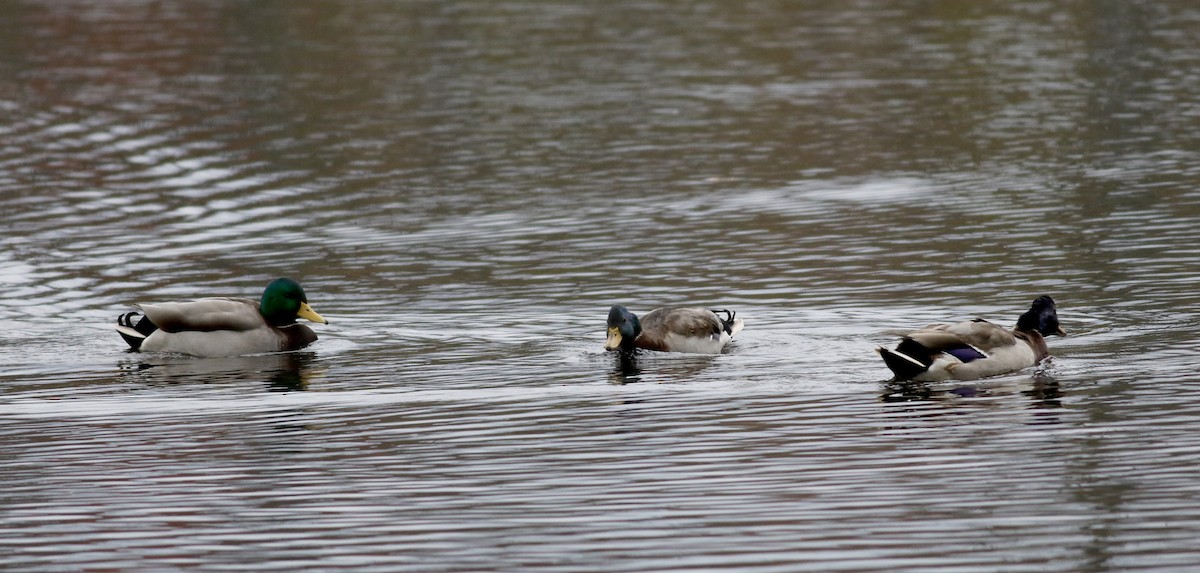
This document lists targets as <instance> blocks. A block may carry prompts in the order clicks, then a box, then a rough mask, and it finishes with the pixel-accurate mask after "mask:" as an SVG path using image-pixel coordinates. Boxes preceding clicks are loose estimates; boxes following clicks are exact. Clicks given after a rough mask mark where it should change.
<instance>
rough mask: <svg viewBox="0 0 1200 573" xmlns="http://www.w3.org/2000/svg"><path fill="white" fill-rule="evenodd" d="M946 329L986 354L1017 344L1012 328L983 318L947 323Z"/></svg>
mask: <svg viewBox="0 0 1200 573" xmlns="http://www.w3.org/2000/svg"><path fill="white" fill-rule="evenodd" d="M945 331H946V332H947V333H950V334H953V335H955V336H957V337H958V338H959V340H961V341H962V342H963V343H965V344H969V345H970V346H972V347H974V348H976V349H979V350H980V351H982V352H984V353H985V354H990V353H991V352H993V351H995V350H999V349H1002V348H1007V347H1010V346H1013V345H1015V344H1017V337H1016V336H1013V333H1012V331H1011V330H1008V329H1007V328H1004V327H1003V326H1000V325H999V324H996V323H993V322H988V321H986V320H983V319H982V318H976V319H975V320H969V321H966V322H959V323H955V324H949V325H946V329H945Z"/></svg>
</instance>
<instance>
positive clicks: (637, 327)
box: [604, 304, 744, 354]
mask: <svg viewBox="0 0 1200 573" xmlns="http://www.w3.org/2000/svg"><path fill="white" fill-rule="evenodd" d="M743 325H744V323H743V322H742V319H740V318H737V313H735V312H733V311H730V310H709V309H706V308H656V309H654V310H652V311H650V312H648V313H646V314H644V315H643V316H642V318H640V319H639V318H638V317H637V315H635V314H633V313H632V312H629V310H628V309H626V308H625V307H624V306H621V305H619V304H618V305H614V306H613V307H612V309H610V310H609V311H608V337H607V339H606V340H605V341H604V349H605V350H622V351H626V352H628V351H632V350H634V349H635V348H642V349H646V350H661V351H663V352H692V353H699V354H720V352H721V350H722V349H723V348H725V345H726V344H729V341H730V340H731V339H733V336H734V335H735V334H737V333H738V332H739V331H741V330H742V326H743Z"/></svg>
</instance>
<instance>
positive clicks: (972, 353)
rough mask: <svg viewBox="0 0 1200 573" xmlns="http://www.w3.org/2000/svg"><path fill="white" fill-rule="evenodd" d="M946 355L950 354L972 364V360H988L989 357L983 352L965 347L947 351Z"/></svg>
mask: <svg viewBox="0 0 1200 573" xmlns="http://www.w3.org/2000/svg"><path fill="white" fill-rule="evenodd" d="M946 354H949V355H951V356H953V357H955V358H957V359H959V360H961V361H963V362H970V361H972V360H978V359H980V358H987V356H986V355H984V354H983V353H982V352H980V351H978V350H975V349H974V348H971V347H969V346H965V347H963V348H955V349H953V350H947V351H946Z"/></svg>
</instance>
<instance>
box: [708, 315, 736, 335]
mask: <svg viewBox="0 0 1200 573" xmlns="http://www.w3.org/2000/svg"><path fill="white" fill-rule="evenodd" d="M708 310H709V311H710V312H712V313H713V314H715V315H717V320H719V321H721V328H722V329H723V330H724V331H725V332H728V333H729V335H730V336H733V335H734V334H736V332H734V330H733V328H734V320H733V319H734V318H736V317H737V313H736V312H734V311H732V310H729V309H727V308H720V309H716V308H710V309H708ZM722 314H724V315H725V318H721V315H722Z"/></svg>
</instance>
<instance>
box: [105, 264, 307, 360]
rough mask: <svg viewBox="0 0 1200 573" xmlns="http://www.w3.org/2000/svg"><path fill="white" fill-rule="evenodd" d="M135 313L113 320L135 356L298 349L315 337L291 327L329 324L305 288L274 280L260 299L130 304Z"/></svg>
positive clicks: (251, 352) (249, 352) (252, 352)
mask: <svg viewBox="0 0 1200 573" xmlns="http://www.w3.org/2000/svg"><path fill="white" fill-rule="evenodd" d="M133 306H135V307H137V308H138V309H140V310H141V311H142V314H143V315H144V316H142V317H141V319H140V320H138V321H137V322H136V323H135V322H134V318H135V317H137V316H138V313H137V312H129V313H125V314H123V315H121V316H120V317H118V318H117V332H118V333H120V335H121V337H122V338H124V339H125V342H128V343H129V346H130V347H132V349H133V350H135V351H143V352H177V353H180V354H190V355H192V356H204V357H211V356H235V355H238V354H259V353H264V352H281V351H285V350H297V349H300V348H304V347H305V346H308V345H309V344H312V343H313V342H314V341H315V340H316V339H317V334H316V333H315V332H313V330H312V329H311V328H309V327H308V326H305V325H303V324H299V323H297V322H296V319H297V318H303V319H306V320H310V321H312V322H320V323H322V324H329V321H328V320H325V319H324V318H323V317H322V316H321V315H319V314H317V312H316V311H314V310H313V309H312V307H311V306H308V297H306V296H305V295H304V289H302V288H300V285H299V284H297V283H296V281H294V280H291V279H283V278H281V279H275V280H273V281H271V283H270V284H268V285H267V288H266V289H265V290H263V294H262V299H261V300H259V301H254V300H251V299H248V298H202V299H200V300H196V301H192V302H166V303H161V304H135V305H133Z"/></svg>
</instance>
